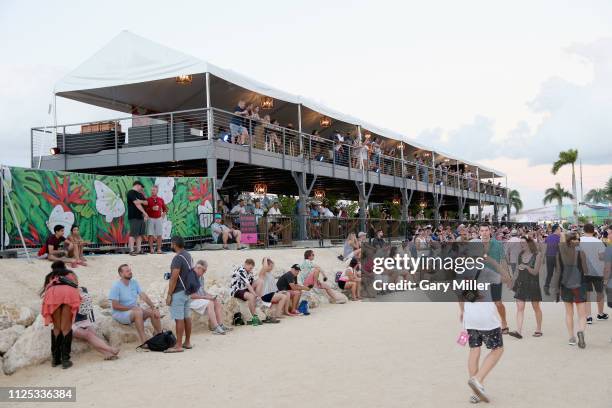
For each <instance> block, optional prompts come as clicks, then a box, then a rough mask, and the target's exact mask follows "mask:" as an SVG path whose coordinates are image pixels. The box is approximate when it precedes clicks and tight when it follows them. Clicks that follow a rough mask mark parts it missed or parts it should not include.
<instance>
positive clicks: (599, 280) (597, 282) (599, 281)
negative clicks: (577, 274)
mask: <svg viewBox="0 0 612 408" xmlns="http://www.w3.org/2000/svg"><path fill="white" fill-rule="evenodd" d="M584 283H585V284H586V290H587V292H593V290H595V292H597V293H603V288H604V286H603V277H601V276H588V275H587V276H585V277H584Z"/></svg>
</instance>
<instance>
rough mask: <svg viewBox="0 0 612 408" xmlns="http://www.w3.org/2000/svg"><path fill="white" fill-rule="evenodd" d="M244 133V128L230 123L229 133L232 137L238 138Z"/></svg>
mask: <svg viewBox="0 0 612 408" xmlns="http://www.w3.org/2000/svg"><path fill="white" fill-rule="evenodd" d="M244 132H246V128H245V127H244V126H242V125H237V124H235V123H230V133H231V134H232V136H240V135H241V134H243V133H244Z"/></svg>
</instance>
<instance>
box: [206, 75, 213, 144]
mask: <svg viewBox="0 0 612 408" xmlns="http://www.w3.org/2000/svg"><path fill="white" fill-rule="evenodd" d="M206 130H207V133H208V140H212V138H213V134H214V133H213V131H214V125H213V113H212V107H211V105H210V73H208V72H207V73H206Z"/></svg>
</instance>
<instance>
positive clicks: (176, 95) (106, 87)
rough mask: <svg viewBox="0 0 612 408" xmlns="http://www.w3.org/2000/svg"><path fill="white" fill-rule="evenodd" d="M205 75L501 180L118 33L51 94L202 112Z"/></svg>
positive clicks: (131, 108)
mask: <svg viewBox="0 0 612 408" xmlns="http://www.w3.org/2000/svg"><path fill="white" fill-rule="evenodd" d="M207 72H208V73H209V74H210V75H212V76H214V77H217V78H220V79H222V80H224V81H226V82H228V83H230V84H234V85H237V86H239V87H241V88H244V89H247V90H249V91H252V92H254V93H257V94H259V95H265V96H269V97H272V98H274V99H277V100H279V101H283V102H286V103H289V104H295V105H298V104H301V105H302V106H304V107H307V108H309V109H311V110H313V111H315V112H317V113H319V114H321V115H325V116H328V117H330V118H333V119H334V120H336V121H340V122H345V123H347V124H351V125H354V126H361V128H362V129H367V130H369V131H371V132H373V133H376V134H378V135H380V136H383V137H386V138H389V139H394V140H398V141H403V142H405V143H407V144H409V145H411V146H414V147H415V148H417V149H421V150H425V151H434V152H437V153H438V154H440V155H442V156H445V157H447V158H452V159H453V160H458V161H459V162H461V163H465V164H469V165H472V166H475V167H478V168H479V169H481V170H484V172H485V173H488V175H484V177H491V176H493V175H494V176H497V177H500V176H503V173H501V172H499V171H496V170H493V169H488V168H486V167H484V166H481V165H477V164H472V163H469V162H467V161H465V160H461V159H456V158H453V157H452V156H450V155H447V154H444V153H440V151H439V150H436V149H433V148H430V147H427V146H425V145H422V144H420V143H415V142H414V141H412V140H409V139H407V138H406V137H405V136H403V135H401V134H399V133H397V132H394V131H390V130H387V129H384V128H379V127H377V126H375V125H372V124H370V123H367V122H365V121H363V120H361V119H358V118H355V117H353V116H350V115H346V114H344V113H341V112H338V111H336V110H334V109H331V108H329V107H327V106H324V105H321V104H319V103H317V102H314V101H312V100H310V99H308V98H304V97H302V96H299V95H292V94H290V93H287V92H284V91H282V90H279V89H276V88H274V87H271V86H269V85H266V84H263V83H261V82H259V81H255V80H253V79H251V78H248V77H246V76H243V75H241V74H238V73H236V72H234V71H232V70H228V69H223V68H220V67H218V66H216V65H214V64H211V63H209V62H207V61H204V60H201V59H199V58H196V57H193V56H191V55H188V54H185V53H182V52H180V51H177V50H174V49H171V48H168V47H165V46H163V45H160V44H157V43H155V42H153V41H151V40H148V39H146V38H143V37H140V36H138V35H135V34H133V33H131V32H129V31H122V32H121V33H120V34H119V35H117V36H116V37H115V38H113V39H112V40H111V41H110V42H109V43H108V44H107V45H106V46H104V47H103V48H102V49H101V50H99V51H98V52H96V53H95V54H94V55H93V56H91V57H90V58H89V59H88V60H86V61H85V62H84V63H83V64H81V65H80V66H79V67H77V68H76V69H75V70H74V71H72V72H70V73H69V74H68V75H66V76H65V77H64V78H62V79H61V80H60V81H59V82H58V83H57V84H56V85H55V89H54V94H55V95H57V96H61V97H64V98H68V99H73V100H76V101H79V102H84V103H87V104H91V105H95V106H100V107H104V108H108V109H112V110H116V111H121V112H126V113H138V114H142V113H143V112H142V111H140V110H136V109H137V108H141V107H144V108H146V109H147V110H148V111H149V112H160V113H161V112H171V111H176V110H181V109H194V108H203V107H206V80H205V75H206V73H207ZM180 75H192V78H193V82H192V84H193V85H196V86H190V87H177V86H176V82H175V78H176V77H177V76H180ZM211 88H212V86H211ZM213 105H214V100H213ZM481 176H482V175H481Z"/></svg>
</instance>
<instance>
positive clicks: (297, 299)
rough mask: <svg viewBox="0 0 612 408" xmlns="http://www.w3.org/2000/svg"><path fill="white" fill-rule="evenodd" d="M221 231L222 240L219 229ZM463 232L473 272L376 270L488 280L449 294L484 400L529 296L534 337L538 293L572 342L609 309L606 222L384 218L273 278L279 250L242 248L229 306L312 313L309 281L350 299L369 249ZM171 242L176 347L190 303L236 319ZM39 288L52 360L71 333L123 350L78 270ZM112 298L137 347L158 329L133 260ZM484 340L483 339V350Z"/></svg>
mask: <svg viewBox="0 0 612 408" xmlns="http://www.w3.org/2000/svg"><path fill="white" fill-rule="evenodd" d="M215 219H216V220H218V219H219V218H217V217H215ZM57 232H58V234H59V231H57ZM222 234H224V233H222ZM227 235H229V233H228V234H227ZM58 237H59V235H58ZM220 237H221V239H222V240H224V237H225V235H220ZM235 238H238V237H235ZM461 243H466V244H468V243H477V245H478V248H480V249H479V251H480V252H479V256H481V257H482V259H484V267H483V268H482V269H479V270H477V271H476V270H474V271H471V272H475V274H474V273H472V274H470V273H465V274H463V273H462V275H461V276H460V275H459V274H458V273H457V272H456V271H450V275H448V273H449V272H448V271H446V272H442V274H441V275H440V270H436V269H435V268H434V269H431V268H429V269H428V268H424V270H422V271H420V275H418V277H415V276H414V275H412V276H411V275H410V274H409V273H408V272H407V271H402V270H394V269H393V268H390V269H388V270H387V271H386V272H385V273H384V275H383V277H382V278H383V279H385V280H387V281H392V282H400V281H401V280H408V279H419V280H422V279H424V277H425V278H426V279H430V280H435V279H440V280H445V279H446V280H448V279H458V278H461V279H472V280H475V281H476V282H481V281H482V282H487V283H488V284H489V286H488V290H481V289H478V290H475V292H474V291H470V290H466V291H463V292H462V293H459V294H457V295H458V300H459V302H458V304H459V309H460V312H459V320H460V322H461V325H462V328H463V330H464V333H462V335H461V336H460V339H459V340H458V342H461V341H462V340H461V339H463V341H464V343H466V344H469V348H470V352H469V357H468V372H469V381H468V385H469V387H470V389H471V390H472V391H473V395H472V396H471V397H470V401H471V402H474V403H477V402H480V401H488V400H489V396H488V394H487V392H486V391H485V388H484V385H483V384H484V381H485V378H487V377H488V375H489V374H490V372H491V370H492V369H493V368H494V367H495V365H496V364H497V362H498V361H499V360H500V359H501V357H502V354H503V349H504V348H503V347H504V339H503V337H504V336H506V335H507V336H510V337H513V338H515V339H516V340H522V341H524V339H525V336H526V334H525V332H526V331H527V330H526V329H525V313H526V311H525V309H526V306H527V304H530V305H531V308H532V309H533V313H534V316H535V327H534V328H533V330H532V333H531V337H532V338H534V339H537V338H541V337H542V336H544V333H545V330H544V318H543V310H542V307H541V302H543V301H550V302H561V303H563V305H564V310H565V325H566V329H567V335H568V337H567V338H568V340H567V343H568V344H569V345H570V346H576V345H577V346H578V347H579V348H580V349H585V348H586V345H587V341H586V338H587V336H586V332H587V327H588V326H589V325H593V324H595V323H596V322H606V321H607V320H608V319H609V316H608V314H607V313H606V312H605V310H604V301H605V298H606V292H607V297H608V306H609V307H612V298H611V296H612V280H610V275H611V274H612V225H608V226H600V227H595V226H594V225H593V224H584V225H582V226H579V225H569V226H566V228H564V227H563V226H562V225H559V224H549V225H545V226H537V225H532V226H525V225H523V226H511V225H501V226H491V225H489V224H486V223H485V224H480V225H479V224H471V225H470V224H460V225H457V226H451V225H440V226H438V227H436V228H434V227H432V226H431V225H423V226H417V227H416V228H415V229H414V231H413V234H410V236H409V237H408V238H407V239H406V240H405V241H403V242H402V243H401V244H400V245H392V244H391V243H390V242H389V241H388V240H387V239H386V238H385V237H384V233H383V231H382V230H378V231H376V232H375V234H374V235H372V236H370V237H368V236H367V234H366V233H365V232H359V233H358V234H355V233H349V234H348V236H347V238H346V241H345V243H344V246H343V248H342V253H341V254H340V255H339V256H338V258H339V259H340V260H341V261H344V262H345V264H344V265H345V266H344V267H343V268H342V269H341V270H339V271H337V272H335V275H334V272H332V271H323V269H322V268H321V267H320V265H318V264H317V263H316V261H315V252H314V251H313V250H306V251H305V252H304V257H303V259H302V260H301V261H300V262H296V263H295V264H293V265H291V266H290V267H289V268H288V270H287V272H285V273H284V274H282V275H281V276H280V277H278V278H276V277H275V276H274V274H273V271H274V270H275V262H274V260H273V259H272V258H271V257H270V256H264V257H263V259H262V260H261V263H260V264H259V266H257V265H256V262H255V261H254V260H253V259H252V258H248V259H246V260H245V261H244V262H243V263H242V264H241V265H240V266H238V267H236V268H235V269H234V270H233V271H232V274H231V279H230V284H229V287H228V291H229V294H230V296H231V297H233V298H235V299H237V300H238V301H239V302H244V303H243V305H244V307H241V310H242V311H241V312H236V313H235V314H234V319H233V322H232V323H233V325H240V324H246V325H251V326H259V325H262V324H265V323H272V324H276V323H279V322H280V321H281V319H283V318H285V317H295V316H299V315H309V314H310V310H309V307H308V300H309V298H310V296H312V293H313V292H317V293H320V294H321V295H324V296H326V297H327V298H328V300H329V302H330V303H343V302H344V301H345V299H346V297H345V296H344V295H342V294H341V292H344V293H346V296H347V297H348V298H350V299H351V300H360V299H362V295H363V291H368V290H369V288H368V287H367V278H366V279H364V276H367V275H368V274H371V272H372V269H371V268H372V263H371V262H370V260H369V258H368V256H370V255H371V254H372V253H374V252H375V253H376V254H377V256H386V257H394V256H395V255H396V254H400V253H401V254H407V255H408V256H409V257H412V258H420V257H436V256H440V257H444V256H449V255H450V256H456V255H457V254H458V253H462V252H461V250H460V249H458V248H460V247H459V246H457V245H456V244H461ZM171 247H172V250H173V252H174V253H175V256H174V257H173V259H172V262H171V265H170V270H171V272H169V273H168V276H167V279H168V282H169V283H168V295H167V298H166V304H167V305H168V306H169V311H170V315H171V317H172V319H173V320H174V321H175V330H176V339H177V340H176V344H175V345H174V346H173V347H171V348H168V349H167V350H166V352H168V353H176V352H183V351H184V350H185V349H191V348H192V347H193V344H192V342H191V332H192V323H191V314H192V313H193V312H196V313H199V314H201V315H204V314H205V315H207V316H208V322H209V326H210V329H211V330H212V332H213V333H214V334H218V335H225V334H226V333H228V332H229V331H231V330H232V327H228V326H227V325H226V324H225V323H224V322H223V315H224V310H223V309H224V307H227V305H223V304H222V303H221V302H220V299H219V298H218V295H212V294H209V293H207V292H206V289H205V288H206V285H205V275H206V272H207V269H208V264H207V262H206V261H205V260H199V261H197V262H194V261H193V259H192V257H191V255H190V254H189V252H188V251H186V250H185V243H184V241H183V239H182V238H180V237H173V239H172V246H171ZM371 248H374V252H372V250H371ZM51 250H52V251H53V250H54V248H51ZM368 251H370V252H368ZM453 251H454V252H453ZM50 254H51V252H50ZM326 272H327V273H326ZM444 273H446V275H445V274H444ZM504 292H506V294H511V295H512V297H513V299H514V303H515V305H516V309H515V318H514V326H515V328H514V329H511V328H510V326H511V323H510V322H511V320H512V319H511V318H509V311H508V298H507V297H506V299H504V296H503V293H504ZM41 294H42V296H43V304H42V315H43V317H44V319H45V324H51V323H52V324H53V329H52V332H51V336H52V343H51V354H52V364H53V365H54V366H56V365H62V366H63V367H64V368H68V367H70V366H71V364H72V363H71V362H70V348H71V343H72V337H73V336H74V337H75V338H78V339H83V340H85V341H88V342H90V343H91V344H92V345H93V346H94V347H95V348H96V349H97V350H99V351H100V352H101V353H102V354H103V355H104V357H105V358H106V359H115V358H117V356H118V353H119V350H118V349H116V348H113V347H111V346H110V345H108V344H107V343H106V342H105V340H104V339H101V338H99V337H98V336H97V335H96V334H95V331H93V330H92V328H91V326H92V325H93V320H94V317H93V312H92V308H91V304H90V303H91V299H90V297H89V296H88V294H87V289H86V288H83V287H81V286H80V285H79V282H78V278H77V276H76V274H75V273H74V271H72V270H70V269H67V267H66V264H65V263H64V262H63V261H62V260H61V259H59V260H58V259H56V260H55V261H54V262H53V264H52V271H51V272H50V273H49V274H48V275H47V276H46V277H45V281H44V289H43V291H42V293H41ZM108 298H109V300H110V302H111V310H112V318H113V319H114V320H115V321H116V322H117V323H119V324H124V325H133V327H134V328H135V330H136V331H137V334H138V337H139V339H140V341H141V342H142V344H143V346H144V347H145V348H146V344H147V338H146V334H145V329H144V322H145V321H146V320H149V319H150V320H151V324H152V326H153V335H156V334H158V333H161V331H162V328H161V316H160V312H159V309H158V305H155V304H154V303H153V302H152V301H151V299H150V298H149V297H148V296H147V294H146V293H144V292H143V291H142V289H141V288H140V286H139V285H138V282H137V280H136V279H134V278H133V273H132V270H131V268H130V266H128V265H125V264H123V265H120V266H119V268H118V280H117V281H116V282H114V283H113V285H112V288H111V290H110V292H109V295H108ZM593 303H594V305H593ZM262 310H266V312H265V313H264V315H265V318H264V319H263V320H262V319H260V317H259V316H260V315H261V311H262ZM232 312H234V311H232ZM243 313H244V315H243ZM483 344H484V346H485V347H486V348H487V349H489V350H491V351H490V353H489V354H488V355H487V356H486V357H485V358H484V360H483V361H482V362H481V347H482V345H483Z"/></svg>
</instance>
